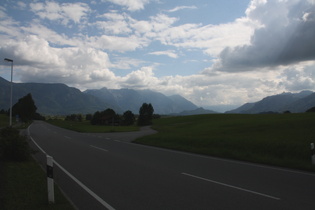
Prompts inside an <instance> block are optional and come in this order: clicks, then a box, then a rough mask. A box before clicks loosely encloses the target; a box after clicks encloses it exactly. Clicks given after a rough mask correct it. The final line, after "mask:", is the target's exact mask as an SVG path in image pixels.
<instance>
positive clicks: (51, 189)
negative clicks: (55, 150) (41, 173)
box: [47, 155, 55, 203]
mask: <svg viewBox="0 0 315 210" xmlns="http://www.w3.org/2000/svg"><path fill="white" fill-rule="evenodd" d="M47 189H48V202H49V203H55V192H54V174H53V158H52V157H51V156H49V155H47Z"/></svg>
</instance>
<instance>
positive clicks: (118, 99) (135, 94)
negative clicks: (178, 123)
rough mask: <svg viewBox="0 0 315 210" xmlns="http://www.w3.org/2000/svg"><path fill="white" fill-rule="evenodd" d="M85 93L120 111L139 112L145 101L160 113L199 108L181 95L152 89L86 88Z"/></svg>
mask: <svg viewBox="0 0 315 210" xmlns="http://www.w3.org/2000/svg"><path fill="white" fill-rule="evenodd" d="M84 93H86V94H91V95H93V96H95V97H97V98H99V99H100V100H103V101H107V102H108V103H111V104H112V107H116V109H117V111H118V112H121V111H126V110H130V111H132V112H134V113H138V112H139V108H140V107H141V105H142V104H143V103H151V104H152V106H153V108H154V113H158V114H170V113H178V112H182V111H184V110H194V109H196V108H197V106H196V105H195V104H193V103H192V102H190V101H188V100H187V99H185V98H183V97H182V96H180V95H173V96H165V95H163V94H162V93H159V92H155V91H151V90H133V89H119V90H117V89H106V88H102V89H99V90H86V91H85V92H84Z"/></svg>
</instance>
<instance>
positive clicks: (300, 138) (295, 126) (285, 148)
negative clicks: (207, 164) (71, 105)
mask: <svg viewBox="0 0 315 210" xmlns="http://www.w3.org/2000/svg"><path fill="white" fill-rule="evenodd" d="M152 128H154V129H156V130H157V131H158V133H157V134H155V135H151V136H146V137H142V138H140V139H137V140H136V141H135V142H136V143H140V144H147V145H152V146H158V147H164V148H170V149H175V150H181V151H188V152H193V153H198V154H206V155H211V156H218V157H224V158H231V159H238V160H245V161H250V162H258V163H264V164H271V165H277V166H284V167H290V168H297V169H303V170H311V171H315V170H314V169H315V166H313V165H311V154H310V143H311V142H315V114H313V113H303V114H260V115H242V114H210V115H198V116H185V117H169V118H161V119H157V120H155V121H154V122H153V126H152Z"/></svg>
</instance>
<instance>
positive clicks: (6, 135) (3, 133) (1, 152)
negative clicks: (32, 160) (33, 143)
mask: <svg viewBox="0 0 315 210" xmlns="http://www.w3.org/2000/svg"><path fill="white" fill-rule="evenodd" d="M29 157H30V148H29V146H28V144H27V141H26V137H25V136H20V135H19V130H18V129H15V128H11V127H7V128H3V129H2V130H0V159H1V160H13V161H24V160H28V159H29Z"/></svg>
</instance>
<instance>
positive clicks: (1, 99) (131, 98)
mask: <svg viewBox="0 0 315 210" xmlns="http://www.w3.org/2000/svg"><path fill="white" fill-rule="evenodd" d="M28 93H31V94H32V97H33V99H34V101H35V104H36V106H37V108H38V110H37V112H39V113H41V114H51V115H67V114H73V113H82V114H87V113H94V112H96V111H102V110H105V109H107V108H111V109H114V110H115V111H116V112H117V113H120V114H122V113H123V112H125V111H127V110H131V111H132V112H134V113H135V114H137V113H139V109H140V107H141V105H142V104H143V103H151V104H152V105H153V108H154V110H155V111H154V113H156V114H170V113H178V112H182V111H184V110H194V109H197V108H198V107H197V106H196V105H194V104H193V103H192V102H190V101H188V100H187V99H185V98H183V97H182V96H180V95H174V96H165V95H163V94H162V93H159V92H154V91H151V90H132V89H120V90H114V89H112V90H111V89H107V88H102V89H98V90H86V91H84V92H81V91H80V90H79V89H76V88H73V87H68V86H67V85H65V84H44V83H13V104H15V103H16V102H17V101H18V99H20V98H21V97H23V96H25V95H26V94H28ZM9 105H10V82H8V81H7V80H5V79H3V78H1V77H0V109H5V110H7V109H8V108H9Z"/></svg>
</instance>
